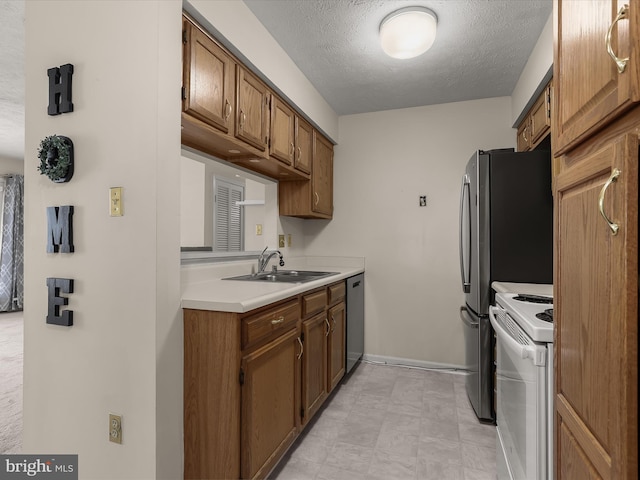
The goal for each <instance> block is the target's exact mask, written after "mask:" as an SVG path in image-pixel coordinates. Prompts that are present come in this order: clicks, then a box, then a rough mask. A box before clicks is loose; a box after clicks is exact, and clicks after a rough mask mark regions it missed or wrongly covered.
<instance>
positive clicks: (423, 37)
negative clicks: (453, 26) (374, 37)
mask: <svg viewBox="0 0 640 480" xmlns="http://www.w3.org/2000/svg"><path fill="white" fill-rule="evenodd" d="M437 24H438V20H437V18H436V15H435V13H433V12H432V11H431V10H429V9H427V8H422V7H407V8H401V9H400V10H396V11H395V12H393V13H391V14H390V15H388V16H387V17H385V19H384V20H382V23H381V24H380V43H381V44H382V50H384V52H385V53H386V54H387V55H389V56H390V57H393V58H413V57H417V56H418V55H422V54H423V53H424V52H426V51H427V50H429V48H431V45H433V42H434V40H435V39H436V27H437Z"/></svg>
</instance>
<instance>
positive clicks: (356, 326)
mask: <svg viewBox="0 0 640 480" xmlns="http://www.w3.org/2000/svg"><path fill="white" fill-rule="evenodd" d="M346 351H347V352H346V355H347V358H346V373H349V372H350V371H351V370H352V369H353V367H355V365H356V364H357V363H358V361H359V360H360V359H361V358H362V355H363V353H364V273H361V274H359V275H355V276H353V277H350V278H347V348H346Z"/></svg>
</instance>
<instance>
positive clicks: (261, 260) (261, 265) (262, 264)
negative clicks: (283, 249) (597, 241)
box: [258, 247, 284, 273]
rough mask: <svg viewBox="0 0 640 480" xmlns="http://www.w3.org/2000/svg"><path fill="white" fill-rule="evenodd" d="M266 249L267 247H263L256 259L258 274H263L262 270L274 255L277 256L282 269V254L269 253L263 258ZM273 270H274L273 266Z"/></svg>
mask: <svg viewBox="0 0 640 480" xmlns="http://www.w3.org/2000/svg"><path fill="white" fill-rule="evenodd" d="M267 248H269V247H264V250H263V251H262V253H261V254H260V256H259V257H258V273H262V272H264V269H265V268H267V264H268V263H269V260H271V257H273V256H275V255H278V256H279V257H280V266H281V267H284V260H283V259H282V253H280V250H276V251H275V252H271V253H269V254H267V255H266V256H265V252H266V251H267ZM274 268H275V265H274Z"/></svg>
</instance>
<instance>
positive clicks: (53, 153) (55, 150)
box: [38, 135, 72, 182]
mask: <svg viewBox="0 0 640 480" xmlns="http://www.w3.org/2000/svg"><path fill="white" fill-rule="evenodd" d="M71 149H72V144H71V142H70V141H69V140H68V139H67V137H62V136H58V135H51V136H50V137H45V139H44V140H42V142H40V148H39V149H38V158H39V159H40V165H38V170H39V171H40V174H41V175H46V176H47V177H49V178H50V179H51V180H53V181H54V182H60V181H64V180H65V178H66V177H67V175H68V174H69V168H70V167H71V165H72V159H71V155H72V150H71Z"/></svg>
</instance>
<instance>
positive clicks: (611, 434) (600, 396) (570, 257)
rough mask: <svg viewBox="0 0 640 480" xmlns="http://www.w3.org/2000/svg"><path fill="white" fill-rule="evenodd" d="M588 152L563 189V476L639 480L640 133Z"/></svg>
mask: <svg viewBox="0 0 640 480" xmlns="http://www.w3.org/2000/svg"><path fill="white" fill-rule="evenodd" d="M576 3H580V4H587V3H590V2H576ZM587 8H588V7H587ZM581 151H582V152H585V153H582V154H580V155H578V154H573V156H569V157H564V158H563V159H562V160H563V162H564V163H565V164H566V165H567V168H566V169H565V170H564V171H563V172H562V173H561V174H560V175H559V176H558V177H557V180H556V192H555V202H556V204H555V209H556V211H555V214H556V215H555V216H556V219H555V221H556V225H555V227H556V232H555V260H556V273H555V275H556V276H555V280H554V288H555V292H554V293H555V296H554V323H555V341H554V348H555V352H556V353H555V361H554V367H555V370H554V373H555V390H554V393H555V459H556V475H555V477H556V478H558V479H573V478H606V479H608V478H611V479H629V480H630V479H632V478H637V474H638V472H637V468H638V465H637V459H638V444H637V425H638V416H637V414H638V397H637V362H638V358H637V353H638V348H637V347H638V308H637V307H638V298H637V293H638V283H637V282H638V225H637V208H638V207H637V206H638V138H637V136H634V135H626V136H621V137H618V138H617V139H614V141H611V142H608V143H606V144H604V145H603V146H600V147H597V146H590V147H588V148H584V149H582V148H581ZM616 169H618V170H619V171H620V173H619V176H618V178H617V181H615V182H613V183H609V180H610V179H611V178H612V175H613V173H614V172H615V171H616ZM600 198H602V199H603V202H602V207H603V210H602V211H603V212H604V213H605V214H606V216H608V218H609V219H610V220H611V221H612V222H616V223H617V224H619V230H618V233H617V234H616V235H614V234H613V231H612V230H611V228H610V226H609V224H608V221H607V220H605V218H604V215H602V213H601V211H600V209H599V202H600Z"/></svg>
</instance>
